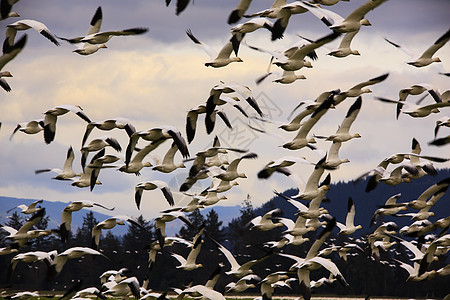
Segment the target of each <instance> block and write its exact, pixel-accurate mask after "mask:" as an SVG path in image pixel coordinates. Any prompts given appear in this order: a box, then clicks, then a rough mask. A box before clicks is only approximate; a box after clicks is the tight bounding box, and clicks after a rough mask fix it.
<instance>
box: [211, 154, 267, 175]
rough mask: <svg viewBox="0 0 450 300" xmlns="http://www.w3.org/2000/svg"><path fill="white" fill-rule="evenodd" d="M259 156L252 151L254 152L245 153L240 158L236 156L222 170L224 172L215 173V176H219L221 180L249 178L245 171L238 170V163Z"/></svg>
mask: <svg viewBox="0 0 450 300" xmlns="http://www.w3.org/2000/svg"><path fill="white" fill-rule="evenodd" d="M257 157H258V155H257V154H256V153H253V152H252V153H248V154H245V155H243V156H241V157H239V158H236V159H234V160H233V161H232V162H231V163H230V164H229V165H228V167H227V168H226V170H225V171H223V170H222V172H220V173H219V174H217V175H215V176H214V177H216V178H219V179H221V180H226V181H232V180H235V179H237V178H247V176H246V175H245V173H239V172H238V171H237V168H238V165H239V163H240V162H241V161H242V160H243V159H254V158H257Z"/></svg>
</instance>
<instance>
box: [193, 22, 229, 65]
mask: <svg viewBox="0 0 450 300" xmlns="http://www.w3.org/2000/svg"><path fill="white" fill-rule="evenodd" d="M186 34H187V35H188V37H189V38H190V39H191V40H192V41H193V42H194V43H196V44H197V45H200V46H201V47H202V49H203V50H204V51H205V52H206V53H207V54H208V55H209V56H210V58H211V59H214V58H215V57H217V56H218V53H217V52H216V51H215V50H214V49H212V48H211V47H210V46H208V45H206V44H204V43H202V42H200V41H199V40H198V39H197V38H196V37H195V36H194V34H193V33H192V31H191V30H190V29H188V30H186ZM231 51H233V47H232V45H231V43H230V53H231Z"/></svg>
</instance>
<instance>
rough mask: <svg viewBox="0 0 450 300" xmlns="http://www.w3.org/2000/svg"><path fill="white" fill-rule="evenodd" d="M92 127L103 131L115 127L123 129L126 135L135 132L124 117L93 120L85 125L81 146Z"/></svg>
mask: <svg viewBox="0 0 450 300" xmlns="http://www.w3.org/2000/svg"><path fill="white" fill-rule="evenodd" d="M94 128H97V129H100V130H105V131H109V130H113V129H115V128H117V129H124V130H125V131H126V133H127V134H128V137H130V136H131V135H132V134H133V133H135V132H136V128H135V127H134V126H133V124H131V122H130V121H129V120H128V119H125V118H120V117H119V118H114V119H106V120H103V121H93V122H91V123H88V124H87V125H86V131H85V132H84V135H83V140H82V142H81V146H82V147H83V146H84V144H85V143H86V141H87V138H88V137H89V135H90V134H91V132H92V130H93V129H94Z"/></svg>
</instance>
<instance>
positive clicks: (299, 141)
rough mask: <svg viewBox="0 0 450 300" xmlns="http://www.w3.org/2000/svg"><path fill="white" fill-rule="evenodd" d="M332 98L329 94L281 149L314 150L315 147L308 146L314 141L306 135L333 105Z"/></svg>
mask: <svg viewBox="0 0 450 300" xmlns="http://www.w3.org/2000/svg"><path fill="white" fill-rule="evenodd" d="M333 96H334V94H331V95H330V96H329V97H328V98H327V99H326V100H325V101H324V102H322V103H321V104H320V106H319V107H318V108H317V109H316V110H315V111H314V112H313V113H312V115H311V117H310V118H309V119H308V120H307V121H306V122H305V123H303V125H302V126H301V127H300V129H299V130H298V132H297V135H296V136H295V137H294V139H293V140H292V141H290V142H287V143H285V144H284V145H283V148H286V149H289V150H297V149H301V148H304V147H309V148H311V149H315V147H313V146H312V145H310V144H311V143H316V140H315V139H314V138H313V137H308V134H309V132H310V130H311V128H312V127H313V126H314V125H315V124H316V123H317V122H318V121H319V120H320V118H321V117H322V116H323V115H324V114H325V113H326V112H327V111H328V109H329V108H330V107H331V105H332V104H333V102H334V100H333Z"/></svg>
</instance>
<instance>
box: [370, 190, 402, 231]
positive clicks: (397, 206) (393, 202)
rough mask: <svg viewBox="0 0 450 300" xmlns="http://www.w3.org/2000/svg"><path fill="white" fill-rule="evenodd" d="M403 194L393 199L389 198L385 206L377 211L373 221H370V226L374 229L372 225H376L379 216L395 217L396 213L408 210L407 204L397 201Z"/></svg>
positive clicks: (396, 195) (392, 197)
mask: <svg viewBox="0 0 450 300" xmlns="http://www.w3.org/2000/svg"><path fill="white" fill-rule="evenodd" d="M401 195H402V194H401V193H398V194H395V195H393V196H391V197H389V198H388V199H387V200H386V202H385V203H384V205H383V206H382V207H381V208H379V209H377V210H376V211H375V213H374V215H373V217H372V220H371V221H370V226H371V227H372V225H373V224H374V223H375V221H376V220H377V218H378V216H380V215H384V216H391V215H395V214H396V213H398V212H399V211H401V210H407V209H408V208H407V206H406V205H407V203H397V199H398V198H400V197H401Z"/></svg>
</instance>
